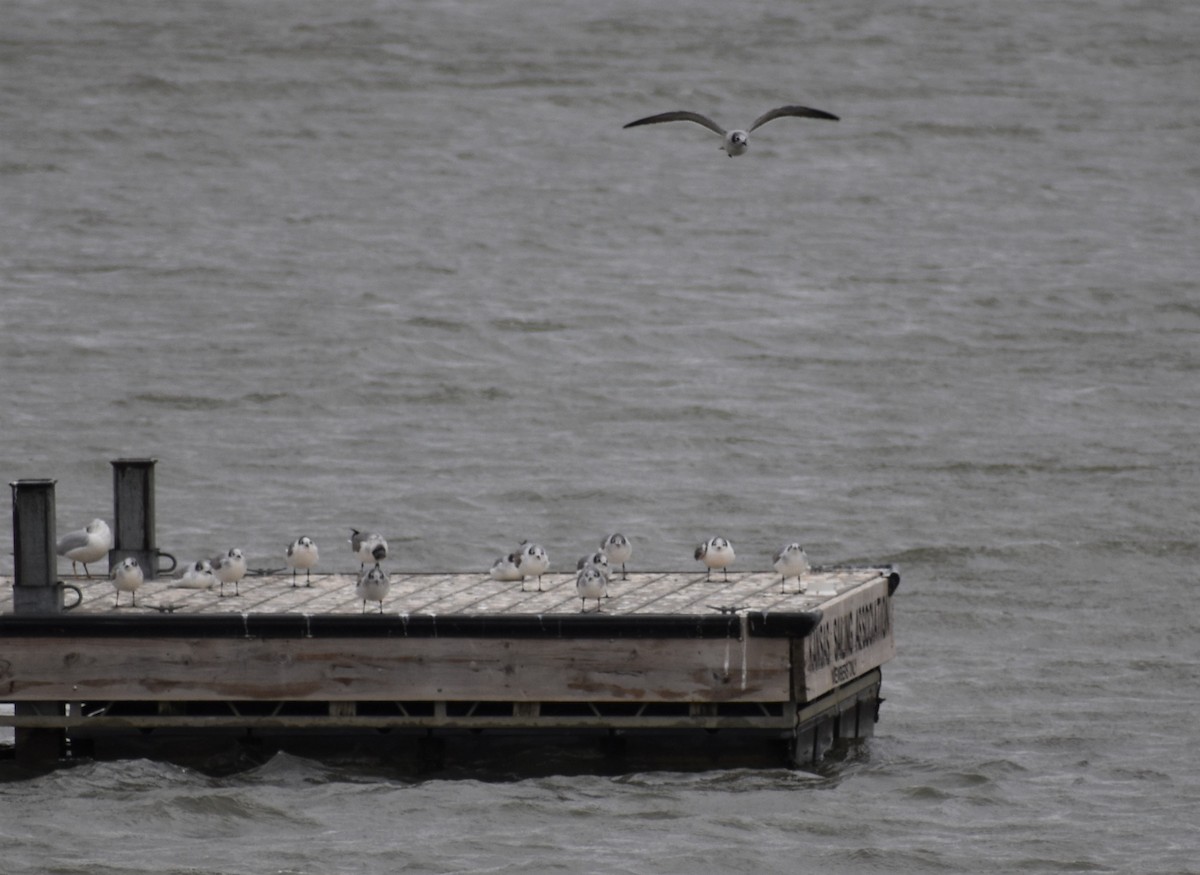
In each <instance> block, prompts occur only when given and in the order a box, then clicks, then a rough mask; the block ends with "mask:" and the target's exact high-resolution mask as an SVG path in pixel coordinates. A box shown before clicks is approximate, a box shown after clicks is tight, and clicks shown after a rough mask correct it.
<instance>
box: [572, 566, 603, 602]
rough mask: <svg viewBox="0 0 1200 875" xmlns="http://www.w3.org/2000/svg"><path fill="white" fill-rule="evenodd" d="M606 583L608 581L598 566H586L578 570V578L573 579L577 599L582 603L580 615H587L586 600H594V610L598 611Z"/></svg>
mask: <svg viewBox="0 0 1200 875" xmlns="http://www.w3.org/2000/svg"><path fill="white" fill-rule="evenodd" d="M607 583H608V579H607V578H606V577H605V576H604V572H602V571H601V570H600V566H598V565H588V566H587V567H585V568H583V569H581V570H580V572H579V576H578V577H576V578H575V592H577V593H578V594H579V598H580V600H581V601H582V602H583V607H582V608H581V609H580V613H587V600H588V599H595V600H596V610H597V611H599V610H600V599H601V597H602V596H603V595H604V594H605V593H604V591H605V589H606V584H607Z"/></svg>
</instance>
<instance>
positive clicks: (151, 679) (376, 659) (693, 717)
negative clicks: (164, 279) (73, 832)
mask: <svg viewBox="0 0 1200 875" xmlns="http://www.w3.org/2000/svg"><path fill="white" fill-rule="evenodd" d="M390 578H391V589H390V591H389V593H388V595H387V598H386V599H385V601H384V605H383V611H382V613H381V612H379V609H378V606H377V605H376V604H372V603H369V602H368V604H367V612H366V613H363V604H362V600H361V599H359V598H358V597H357V595H356V593H355V584H356V581H357V574H354V573H327V574H319V575H314V576H313V578H312V583H311V586H305V585H303V584H301V585H298V586H295V587H293V586H292V578H291V575H290V573H287V574H285V573H270V574H258V575H252V576H248V577H247V578H245V579H244V580H243V581H242V585H241V587H240V595H237V596H235V595H232V594H231V593H230V594H227V595H225V596H222V595H220V593H219V589H218V588H216V587H214V588H212V589H208V590H194V589H187V588H181V587H179V586H177V585H175V584H176V581H173V580H162V579H160V580H156V581H147V582H146V583H145V584H143V586H142V588H141V589H140V590H139V591H138V596H139V598H138V603H137V606H136V607H134V606H131V605H130V604H129V602H128V601H127V600H125V598H127V597H123V600H122V602H121V604H120V606H119V607H116V606H115V601H116V590H115V586H114V584H113V583H112V581H110V580H107V579H104V578H92V579H88V578H85V577H74V576H72V577H65V578H64V582H68V583H70V584H71V585H72V586H74V587H77V588H78V590H79V592H80V594H81V598H80V602H79V604H78V606H76V607H72V608H70V609H69V610H65V611H63V612H60V613H49V614H33V615H31V614H22V613H14V612H13V601H12V592H13V587H12V586H4V583H5V582H7V581H4V580H3V579H0V648H2V649H3V658H2V659H0V702H12V703H16V709H17V710H16V713H15V715H14V716H12V717H5V716H4V715H0V726H2V725H8V726H14V727H16V728H17V731H18V733H19V736H18V738H19V739H21V738H24V739H25V742H24V744H25V746H26V747H27V748H28V749H29V750H34V749H36V746H35V745H34V744H33V743H31V742H30V741H29V739H31V738H34V739H36V738H40V737H41V736H39V733H43V734H44V733H47V732H49V733H56V732H57V733H63V735H62V736H61V737H62V738H66V737H68V736H69V737H70V738H71V739H72V742H78V743H79V744H81V745H85V747H84V748H81V749H89V750H93V749H94V747H93V746H94V745H95V744H96V743H98V742H99V741H100V740H102V739H105V738H108V737H109V735H106V734H113V733H115V736H113V737H123V738H129V737H130V736H129V733H135V734H136V733H145V732H153V731H155V730H162V731H169V732H175V733H180V732H182V733H192V734H199V735H198V736H197V737H213V738H215V737H216V736H212V735H210V734H211V733H220V732H228V731H235V732H241V731H246V732H253V733H268V734H275V735H278V734H279V733H282V734H283V735H282V736H279V737H280V738H290V737H291V735H290V734H291V733H295V732H302V733H312V732H317V733H326V734H337V733H339V732H346V731H354V732H392V731H399V732H405V731H407V732H425V733H428V732H437V733H446V732H450V733H453V732H456V731H457V732H462V731H470V732H473V733H474V732H480V731H484V730H503V731H504V732H506V733H511V732H517V733H522V732H544V731H555V732H567V733H577V732H586V731H601V732H605V733H609V734H611V733H614V732H619V733H645V732H656V731H669V732H678V733H685V735H681V736H680V740H682V739H684V738H686V737H688V736H687V735H686V733H688V732H696V731H702V732H709V733H711V732H716V731H726V732H734V733H761V734H762V737H763V739H764V740H769V739H772V738H773V739H783V740H786V741H787V744H786V747H787V751H788V752H787V761H788V762H791V763H793V764H802V763H806V762H814V761H815V760H816V759H818V758H819V757H820V756H821V754H822V753H823V752H824V751H825V750H826V749H828V747H829V746H830V745H831V744H833V743H834V741H835V740H836V739H839V738H859V737H865V736H867V735H870V734H872V732H873V730H872V726H873V724H874V722H875V720H876V719H877V712H878V705H879V702H880V701H881V700H880V699H879V689H880V672H879V666H880V665H882V663H883V662H886V661H887V660H889V659H891V658H892V657H893V656H894V654H895V648H894V642H893V639H892V622H891V611H892V607H891V595H892V593H893V592H894V590H895V587H896V586H897V585H898V584H899V575H898V573H897V572H896V571H895V569H894V568H893V567H892V566H870V567H861V566H838V567H827V568H819V569H814V570H813V571H812V572H811V573H810V574H808V575H806V577H805V584H806V591H805V592H799V591H798V584H797V581H796V580H795V579H791V580H788V581H787V583H786V587H785V591H784V592H781V591H780V579H779V575H778V574H776V573H775V572H771V571H761V572H740V573H731V574H730V575H729V578H728V580H726V579H725V578H724V575H721V576H719V577H715V576H714V578H713V579H711V580H710V579H706V575H704V574H702V573H695V572H693V573H686V572H642V573H630V574H629V575H628V578H627V579H619V578H615V577H614V579H613V580H611V581H610V583H609V593H610V597H609V598H606V599H603V600H602V609H601V610H599V611H597V610H596V609H594V608H592V607H591V606H590V605H589V609H588V610H587V611H586V612H584V611H582V610H581V601H580V599H579V597H578V596H577V595H576V593H575V574H573V573H557V574H554V573H547V574H546V575H544V576H543V579H542V590H541V591H540V592H539V591H538V590H537V589H536V584H535V583H534V582H533V581H527V582H526V587H525V588H524V589H522V587H521V585H520V583H518V582H505V581H496V580H493V579H492V578H491V577H490V576H488V575H486V574H483V573H474V574H471V573H468V574H461V573H459V574H452V573H440V574H439V573H405V572H393V573H392V574H391V575H390ZM313 708H316V709H317V711H315V712H314V711H313V710H312V709H313ZM213 709H216V710H215V711H214V710H213ZM247 709H250V710H247ZM263 709H265V710H263ZM564 709H566V710H564ZM631 709H632V710H631ZM746 709H751V710H746ZM134 737H141V736H137V735H135V736H134ZM272 737H275V736H274V735H273V736H272ZM439 737H442V736H440V735H439ZM610 737H611V735H610ZM21 745H22V742H21V741H20V740H19V741H18V747H21Z"/></svg>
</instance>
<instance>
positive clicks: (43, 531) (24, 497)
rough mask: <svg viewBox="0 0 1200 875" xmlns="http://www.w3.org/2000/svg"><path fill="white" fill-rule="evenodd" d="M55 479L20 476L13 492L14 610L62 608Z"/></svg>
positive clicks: (46, 611) (47, 611)
mask: <svg viewBox="0 0 1200 875" xmlns="http://www.w3.org/2000/svg"><path fill="white" fill-rule="evenodd" d="M54 482H55V481H53V480H18V481H17V482H16V483H12V484H10V485H11V486H12V494H13V563H14V564H13V613H14V614H57V613H60V612H61V611H62V609H63V588H62V587H61V586H60V585H59V583H58V558H57V556H56V555H55V552H54V547H55V542H56V538H55V527H54Z"/></svg>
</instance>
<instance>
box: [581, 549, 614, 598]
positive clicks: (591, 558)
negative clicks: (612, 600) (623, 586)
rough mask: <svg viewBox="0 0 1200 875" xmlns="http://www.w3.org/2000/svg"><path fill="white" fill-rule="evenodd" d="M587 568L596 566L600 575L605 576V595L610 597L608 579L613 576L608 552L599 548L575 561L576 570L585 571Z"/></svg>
mask: <svg viewBox="0 0 1200 875" xmlns="http://www.w3.org/2000/svg"><path fill="white" fill-rule="evenodd" d="M585 568H595V569H597V570H598V571H599V572H600V576H601V577H603V578H604V597H605V598H608V581H609V579H610V578H611V577H612V570H611V569H610V567H609V562H608V554H607V553H605V552H604V551H603V550H597V551H596V552H595V553H589V554H588V555H587V556H581V557H579V561H578V562H576V563H575V570H576V571H583V570H584V569H585Z"/></svg>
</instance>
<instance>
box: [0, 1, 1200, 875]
mask: <svg viewBox="0 0 1200 875" xmlns="http://www.w3.org/2000/svg"><path fill="white" fill-rule="evenodd" d="M3 22H4V24H3V28H2V29H0V114H2V116H3V120H4V123H3V125H2V126H0V194H2V197H3V209H2V210H0V295H2V299H3V305H2V307H0V326H2V328H3V335H2V336H3V342H2V343H0V410H2V411H3V414H2V418H0V430H2V435H3V440H2V441H0V473H3V475H4V476H5V478H6V479H7V480H10V481H11V480H16V479H19V478H26V477H52V478H55V479H56V480H57V481H58V487H57V505H58V514H59V523H58V524H59V528H60V530H66V529H68V528H75V527H77V526H79V525H82V524H83V523H84V522H86V521H87V520H89V519H91V518H92V517H93V516H96V515H109V514H110V513H111V494H110V490H111V473H110V470H111V469H110V466H109V461H110V460H111V459H114V458H118V457H121V456H141V455H149V456H154V457H156V458H158V459H159V460H160V462H159V465H158V469H157V481H158V508H157V510H158V540H159V543H160V544H161V545H162V546H163V547H164V548H166V549H168V550H171V551H172V552H174V553H176V554H177V555H179V556H180V557H181V558H184V559H186V558H189V557H191V558H195V557H198V556H201V555H205V554H207V553H208V552H210V551H215V550H217V549H221V548H223V547H226V546H232V545H234V544H237V545H240V546H242V547H244V548H245V549H246V550H247V552H248V554H249V555H250V556H251V559H252V564H258V565H260V566H270V565H274V566H275V567H278V566H279V565H280V564H281V554H282V548H283V546H284V544H286V543H287V542H288V541H290V540H291V539H292V538H294V537H295V536H297V535H298V534H300V533H302V532H304V533H308V534H311V535H312V536H313V537H314V538H316V539H317V541H318V542H319V543H321V544H322V546H323V551H322V552H323V553H324V554H325V555H327V556H330V557H335V558H334V559H331V560H330V561H331V563H332V562H333V561H336V557H338V556H341V555H342V552H341V551H342V550H343V548H344V545H343V544H342V541H343V539H344V538H345V537H346V528H347V527H348V526H350V525H363V526H368V527H372V528H379V529H381V530H382V531H384V532H385V533H387V534H388V535H389V536H390V538H391V540H392V543H393V546H394V547H399V550H398V551H397V553H398V556H397V558H396V560H395V567H396V568H398V569H403V570H440V569H449V570H466V569H470V568H477V567H478V568H485V567H486V566H487V565H488V564H489V563H490V562H491V560H492V559H493V558H494V557H495V556H496V555H498V554H499V553H500V552H502V551H504V550H506V549H509V548H510V547H511V545H512V544H514V543H515V542H516V541H518V540H520V539H521V538H524V537H535V538H537V539H538V540H540V541H541V542H542V543H544V544H545V545H546V546H547V547H548V549H549V550H550V553H551V557H552V559H555V560H558V561H559V562H561V563H563V564H565V563H567V562H569V561H570V560H571V559H573V558H574V557H575V556H577V555H580V554H581V553H583V552H584V551H585V550H586V549H588V548H590V547H591V546H592V545H593V543H594V542H595V541H596V540H597V539H598V538H599V537H600V536H601V535H603V534H605V533H607V532H608V531H611V530H615V529H621V530H624V531H626V532H627V533H628V534H630V535H632V536H633V537H634V539H635V541H636V544H637V554H636V558H635V562H636V563H641V565H642V567H660V568H686V567H689V566H690V564H691V562H692V560H691V558H690V553H691V547H692V546H693V545H694V544H695V543H696V542H697V541H699V540H700V539H701V538H702V537H705V536H707V535H710V534H715V533H721V534H724V535H726V536H727V537H729V538H731V539H732V540H733V541H734V543H735V544H736V545H737V548H738V555H739V565H741V566H743V567H766V564H767V562H768V557H769V555H770V553H771V552H772V551H773V550H774V549H775V548H777V547H778V546H779V545H780V544H782V543H785V542H787V541H791V540H801V541H803V542H804V543H805V545H806V546H807V547H808V549H809V552H810V554H812V555H813V557H814V559H816V561H819V562H820V561H825V562H829V561H846V560H860V561H862V560H867V561H881V562H882V561H890V562H897V563H899V564H900V565H901V568H902V572H903V574H904V583H903V584H902V588H901V590H900V593H899V601H898V603H897V622H896V626H897V630H896V631H897V635H898V641H899V649H900V653H899V656H898V658H897V659H896V660H895V662H894V663H892V664H891V665H890V666H889V667H887V668H886V669H885V674H884V683H885V695H886V696H887V702H886V703H885V705H884V708H883V722H882V723H881V724H880V727H879V728H880V735H879V736H878V737H876V738H875V739H873V740H872V741H870V742H869V743H867V744H865V745H863V746H861V747H860V748H858V749H856V750H855V751H853V752H852V753H851V754H850V755H849V756H847V757H844V758H840V759H835V760H833V761H830V762H828V763H826V764H824V765H823V766H822V767H821V769H820V770H818V771H817V772H816V773H804V772H797V773H791V772H784V771H767V772H753V771H750V772H743V771H711V772H701V773H699V774H682V775H680V774H669V773H660V772H649V773H648V772H633V773H627V774H621V775H618V776H612V775H595V776H583V777H581V776H578V775H575V776H563V777H548V778H547V777H525V778H521V777H519V776H517V777H510V779H509V780H502V781H486V782H483V781H479V780H476V779H473V778H471V777H464V776H461V775H455V776H430V777H429V778H427V779H421V780H415V779H413V778H411V777H410V776H406V775H401V774H392V773H390V772H389V770H388V767H387V765H386V764H380V763H371V762H367V763H361V762H351V763H337V762H330V763H317V762H313V761H309V760H304V759H300V758H295V757H287V756H284V757H278V758H276V759H273V760H270V761H269V762H267V763H265V764H262V765H259V766H257V767H255V768H253V769H250V770H249V771H241V772H237V773H235V774H232V775H224V776H218V777H214V776H212V775H208V774H205V773H203V772H200V771H192V770H187V769H181V768H178V767H175V766H170V765H165V764H157V763H149V762H141V761H134V762H124V763H87V762H85V763H81V764H78V765H76V766H74V767H71V768H67V769H63V770H60V771H57V772H55V773H53V774H49V775H44V776H40V777H28V776H16V775H7V773H6V775H7V777H10V778H12V780H9V781H7V782H5V783H3V784H0V799H2V805H3V809H4V812H5V813H4V817H3V818H0V838H2V839H3V843H4V845H5V848H6V850H5V861H6V862H5V866H6V871H12V872H44V871H46V872H64V873H68V872H82V871H87V872H89V873H100V875H104V873H127V872H140V871H153V872H262V871H280V872H328V871H340V870H344V871H371V872H374V871H378V872H384V871H388V872H390V871H395V870H397V869H399V868H401V867H403V866H408V867H410V868H411V869H412V870H413V871H445V872H451V871H454V872H458V871H500V872H503V871H551V870H566V871H606V872H608V871H628V872H727V871H764V872H774V871H779V872H785V871H786V872H794V871H797V870H798V869H800V870H809V869H812V870H816V869H818V868H819V869H821V870H824V871H845V872H860V871H861V872H870V871H880V872H884V871H886V872H898V871H912V872H925V871H946V872H961V871H968V870H969V871H987V870H991V871H1004V872H1012V871H1030V872H1041V871H1062V870H1069V871H1101V872H1106V871H1111V872H1127V871H1138V872H1163V873H1166V872H1186V871H1200V864H1197V863H1196V862H1195V861H1194V857H1195V854H1196V852H1197V851H1200V841H1198V840H1197V839H1196V837H1195V830H1194V826H1193V825H1192V820H1193V818H1194V811H1195V810H1196V806H1197V804H1198V803H1200V768H1198V767H1197V765H1196V758H1195V756H1194V741H1195V739H1196V737H1197V733H1196V728H1195V722H1194V721H1195V717H1196V714H1197V712H1198V706H1200V691H1198V684H1197V677H1198V667H1200V643H1198V642H1200V636H1198V634H1197V632H1198V631H1200V629H1198V627H1200V623H1198V621H1197V617H1196V611H1195V609H1194V607H1193V600H1192V596H1193V593H1194V591H1195V587H1196V585H1197V573H1196V571H1195V569H1196V567H1197V564H1198V563H1200V548H1198V546H1197V535H1196V532H1197V521H1198V519H1200V512H1198V511H1200V499H1198V498H1197V496H1198V494H1200V493H1198V489H1197V487H1198V485H1200V482H1198V481H1200V477H1198V476H1197V475H1198V473H1200V472H1198V468H1200V464H1198V462H1197V454H1196V451H1195V445H1196V433H1197V432H1196V428H1197V424H1198V423H1200V398H1198V394H1200V393H1198V389H1197V383H1198V376H1200V374H1198V370H1200V369H1198V367H1197V353H1196V349H1197V343H1196V339H1197V330H1198V328H1200V303H1198V302H1200V284H1198V282H1197V266H1198V265H1197V260H1196V256H1195V239H1196V232H1197V214H1198V212H1200V210H1198V207H1200V194H1198V191H1200V187H1198V186H1200V159H1198V158H1197V155H1200V152H1198V151H1197V149H1196V143H1197V140H1198V136H1197V135H1198V132H1200V125H1198V122H1200V109H1198V108H1197V104H1196V102H1195V99H1194V92H1195V88H1194V85H1195V83H1196V82H1198V81H1200V55H1197V53H1196V51H1195V45H1196V43H1197V39H1198V38H1200V12H1198V11H1197V8H1196V7H1195V6H1194V4H1190V3H1185V2H1179V0H1165V2H1160V3H1133V2H1127V3H1123V2H1089V3H1073V2H1069V3H1054V4H1046V3H1034V2H1010V3H1004V4H971V3H963V2H957V0H934V2H927V3H920V4H882V5H881V4H878V3H866V2H851V3H842V4H834V5H830V6H828V8H820V7H814V6H812V5H811V4H809V5H803V6H799V5H796V4H792V3H784V2H776V0H764V2H755V3H740V4H737V5H736V8H735V7H734V6H730V5H729V4H721V3H714V2H709V0H704V2H694V3H671V4H665V5H664V4H655V7H654V8H652V7H649V6H646V5H645V4H637V3H629V2H622V0H609V2H596V3H588V4H552V3H540V2H520V3H518V2H505V0H501V2H497V3H490V4H475V3H467V2H434V3H422V4H394V3H387V2H379V3H356V2H350V3H336V4H335V3H320V2H294V3H276V2H229V3H206V4H153V3H145V2H111V3H104V4H90V3H54V4H48V3H41V2H33V0H29V2H21V0H16V2H9V3H7V4H6V5H5V6H4V10H3ZM787 102H800V103H808V104H811V105H813V106H817V107H820V108H822V109H826V110H828V111H831V112H835V113H837V114H838V115H840V116H841V117H842V120H841V121H840V122H838V123H836V124H834V123H830V122H819V121H811V120H803V121H801V120H795V119H784V120H780V121H776V122H772V123H771V124H770V125H768V126H765V127H763V128H761V129H759V130H758V131H756V132H755V133H754V135H753V137H752V143H751V149H750V152H749V153H748V154H747V155H745V156H742V157H740V158H737V159H735V160H731V159H728V158H727V157H726V156H725V155H724V154H723V153H721V152H720V151H719V149H718V141H717V139H716V138H715V137H714V136H713V135H712V134H711V133H709V132H707V131H705V130H704V129H702V128H700V127H699V126H696V125H688V124H671V125H664V126H657V127H646V128H638V129H634V130H622V129H621V125H622V124H624V123H625V122H627V121H629V120H631V119H634V118H638V117H640V116H643V115H647V114H650V113H653V112H660V111H664V110H668V109H676V108H681V109H694V110H698V111H702V112H706V113H709V114H711V115H713V116H714V117H716V118H717V119H719V120H721V121H722V122H723V123H725V124H726V125H728V126H736V125H744V124H747V123H748V122H749V121H750V120H751V119H753V118H754V117H756V116H757V115H758V114H759V113H761V112H762V111H764V110H765V109H767V108H769V107H771V106H775V105H778V104H780V103H787ZM0 537H2V538H4V539H9V538H10V537H11V534H10V521H9V520H8V518H7V516H6V517H5V518H4V519H3V520H0ZM348 558H349V553H348V549H347V550H346V552H345V554H344V556H343V557H342V560H341V561H343V563H344V562H345V560H346V559H348ZM0 566H3V569H4V570H9V569H11V558H10V557H8V556H5V557H2V558H0ZM559 567H562V565H561V564H560V565H559Z"/></svg>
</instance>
